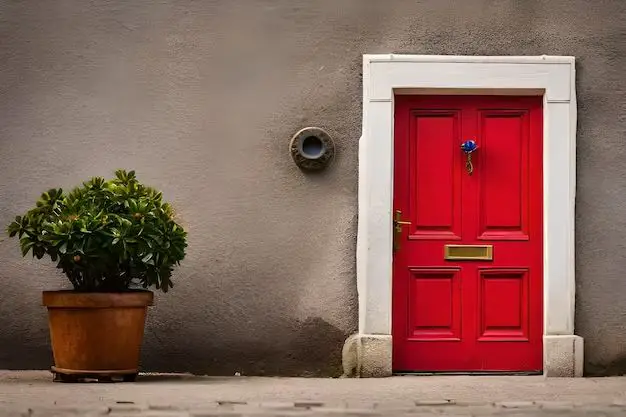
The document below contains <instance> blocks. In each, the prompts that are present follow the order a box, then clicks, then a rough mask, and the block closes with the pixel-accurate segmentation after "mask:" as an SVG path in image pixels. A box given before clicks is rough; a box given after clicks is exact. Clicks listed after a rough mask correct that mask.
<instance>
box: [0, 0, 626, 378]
mask: <svg viewBox="0 0 626 417" xmlns="http://www.w3.org/2000/svg"><path fill="white" fill-rule="evenodd" d="M624 19H626V3H623V2H621V1H619V0H613V1H609V0H604V1H602V0H598V1H594V2H589V1H585V0H575V1H572V0H524V1H519V0H505V1H495V0H492V1H488V0H465V1H463V2H460V1H451V0H450V1H442V0H426V1H421V2H415V1H409V0H386V1H374V0H317V1H315V2H310V1H306V0H257V1H254V2H252V1H247V0H206V1H192V0H179V1H175V0H169V1H166V0H164V1H160V2H154V1H148V0H145V1H139V0H137V1H133V2H126V1H122V0H110V1H106V2H87V1H80V0H63V1H55V2H36V1H34V0H28V1H20V2H18V1H5V2H1V3H0V62H2V65H1V66H0V155H2V163H1V164H0V177H1V178H2V181H0V196H1V198H2V204H1V205H0V223H1V224H5V223H6V222H8V221H9V219H10V218H11V217H12V216H13V215H15V214H17V213H20V212H22V211H23V210H25V209H27V208H28V207H29V205H30V204H31V203H32V202H33V201H34V200H35V199H36V197H37V195H38V193H39V192H40V191H42V190H44V189H46V188H47V187H51V186H64V187H68V186H71V185H74V184H76V183H77V182H78V181H80V180H82V179H86V178H88V177H90V176H93V175H110V174H111V173H112V171H113V170H114V169H116V168H118V167H125V168H129V169H130V168H133V169H136V170H137V171H138V174H139V176H140V178H141V179H142V180H144V181H145V182H147V183H149V184H152V185H155V186H157V187H159V188H161V189H162V190H163V191H164V193H165V195H166V197H167V198H168V199H170V200H172V201H173V202H174V203H175V205H176V207H177V209H178V211H179V213H180V216H181V217H182V218H183V222H184V224H185V226H186V227H187V229H188V230H189V243H190V247H189V251H188V258H187V259H186V261H185V262H184V264H183V266H182V267H181V268H180V269H179V270H178V272H177V274H176V277H175V278H176V286H175V288H174V291H173V292H172V293H171V294H168V295H167V296H160V297H158V298H157V300H156V306H155V307H154V308H153V309H152V310H151V315H150V320H149V323H148V327H147V333H146V340H145V349H144V355H143V358H144V360H143V362H144V365H145V367H146V368H147V369H151V370H162V371H174V370H175V371H193V372H196V373H213V374H232V373H234V372H235V371H241V372H243V373H246V374H263V373H265V374H284V375H288V374H305V375H313V374H326V375H327V374H336V373H337V372H339V366H338V365H339V360H340V351H341V344H342V342H343V339H344V337H345V336H346V335H347V334H349V333H351V332H352V331H354V330H355V327H356V314H357V313H356V311H357V304H356V283H355V268H354V243H355V231H356V187H357V177H356V172H357V146H358V137H359V135H360V122H361V120H360V119H361V114H360V111H361V109H360V106H361V103H360V102H361V90H360V88H361V84H360V81H361V80H360V72H361V54H363V53H382V52H398V53H423V54H472V55H474V54H490V55H500V54H503V55H504V54H515V55H517V54H520V55H539V54H562V55H575V56H576V57H577V59H578V71H579V72H578V92H579V96H578V97H579V109H580V114H579V133H580V134H579V144H578V152H579V153H578V155H579V156H578V163H579V168H578V175H579V178H578V181H579V187H578V206H577V209H578V219H577V220H578V223H577V233H578V235H577V236H578V237H577V239H578V258H577V272H578V278H579V279H578V297H577V304H578V311H577V332H578V333H579V334H580V335H582V336H584V337H585V338H586V344H585V346H586V354H587V356H586V360H587V370H588V371H590V372H604V373H607V372H615V371H620V370H626V359H623V358H624V357H626V348H623V346H626V329H625V328H624V326H623V323H624V316H625V311H626V307H624V303H623V301H622V299H623V296H624V295H625V294H626V289H622V288H626V287H624V286H623V285H622V282H623V279H622V276H623V271H624V269H625V268H626V259H624V257H623V252H624V250H623V249H624V248H623V246H624V245H623V243H622V240H623V236H624V232H625V231H626V222H625V221H624V220H623V216H622V213H623V210H622V206H623V203H624V202H625V201H624V200H625V199H626V198H625V197H623V196H622V194H623V193H621V192H620V191H621V190H622V189H624V187H625V186H626V175H624V173H623V171H624V162H623V161H624V160H626V159H625V157H626V155H625V154H626V147H625V145H624V143H625V142H624V140H623V138H624V134H625V133H626V119H624V116H623V115H624V114H625V111H626V108H625V104H624V103H625V100H624V98H623V95H624V88H623V85H622V84H623V83H622V81H623V68H624V67H626V32H625V27H624V25H623V21H624ZM307 125H318V126H321V127H324V128H326V129H327V130H328V131H329V132H330V133H331V134H332V135H333V136H334V137H335V138H336V141H337V144H338V158H337V160H336V161H335V164H334V165H333V166H332V168H331V169H330V170H329V171H327V172H325V173H323V174H321V175H314V176H309V175H304V174H302V173H300V172H299V171H298V170H297V168H295V166H294V165H293V162H292V160H291V158H290V157H289V155H288V152H287V144H288V141H289V138H290V136H291V135H292V134H293V133H295V132H296V131H297V130H298V129H299V128H301V127H304V126H307ZM0 262H1V266H2V267H1V268H0V285H1V293H0V297H1V298H0V346H1V348H0V368H43V367H47V366H48V365H49V362H50V357H49V352H48V350H47V349H48V348H47V334H46V332H47V329H46V323H45V311H44V310H43V309H42V308H41V307H39V297H40V294H39V292H40V291H41V290H43V289H52V288H58V287H61V286H62V285H64V284H65V282H64V280H63V278H62V277H60V276H58V274H57V273H56V271H54V270H53V269H52V268H51V267H50V266H49V265H47V264H46V263H42V262H34V261H28V260H27V261H24V260H22V259H21V258H20V257H19V254H18V250H17V246H16V242H14V241H3V242H0Z"/></svg>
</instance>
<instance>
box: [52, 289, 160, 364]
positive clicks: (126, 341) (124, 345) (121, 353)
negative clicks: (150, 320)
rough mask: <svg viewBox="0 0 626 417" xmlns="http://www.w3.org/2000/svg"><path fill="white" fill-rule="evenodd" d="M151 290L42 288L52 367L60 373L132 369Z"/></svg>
mask: <svg viewBox="0 0 626 417" xmlns="http://www.w3.org/2000/svg"><path fill="white" fill-rule="evenodd" d="M153 296H154V295H153V294H152V292H150V291H136V292H128V293H79V292H74V291H44V292H43V305H44V306H46V307H47V308H48V319H49V326H50V339H51V342H52V352H53V354H54V363H55V366H54V367H53V370H54V371H55V372H59V373H62V374H94V375H97V374H107V375H130V374H136V373H137V372H138V369H139V355H140V351H141V342H142V340H143V332H144V325H145V321H146V312H147V310H148V306H149V305H152V300H153Z"/></svg>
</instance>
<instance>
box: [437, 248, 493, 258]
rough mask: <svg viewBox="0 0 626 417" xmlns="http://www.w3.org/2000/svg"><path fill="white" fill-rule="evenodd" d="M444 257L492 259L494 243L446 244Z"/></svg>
mask: <svg viewBox="0 0 626 417" xmlns="http://www.w3.org/2000/svg"><path fill="white" fill-rule="evenodd" d="M444 258H445V259H446V260H447V261H492V260H493V246H492V245H446V246H445V247H444Z"/></svg>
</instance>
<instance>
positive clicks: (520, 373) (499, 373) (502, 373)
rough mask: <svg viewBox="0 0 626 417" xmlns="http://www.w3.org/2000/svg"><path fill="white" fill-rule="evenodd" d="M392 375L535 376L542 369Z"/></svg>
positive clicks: (424, 372) (400, 372)
mask: <svg viewBox="0 0 626 417" xmlns="http://www.w3.org/2000/svg"><path fill="white" fill-rule="evenodd" d="M393 375H394V376H537V375H543V371H428V372H427V371H394V372H393Z"/></svg>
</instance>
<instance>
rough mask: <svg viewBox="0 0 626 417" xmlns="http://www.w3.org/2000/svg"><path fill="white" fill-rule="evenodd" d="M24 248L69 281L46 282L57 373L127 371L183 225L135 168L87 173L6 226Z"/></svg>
mask: <svg viewBox="0 0 626 417" xmlns="http://www.w3.org/2000/svg"><path fill="white" fill-rule="evenodd" d="M7 232H8V234H9V236H11V237H13V236H17V237H18V238H19V243H20V247H21V250H22V255H23V256H26V255H27V254H28V253H29V252H32V254H33V257H35V258H37V259H42V258H43V257H44V256H48V257H50V259H51V260H52V261H53V262H55V263H56V264H57V268H59V269H60V270H61V271H63V273H64V274H65V276H66V277H67V278H68V279H69V281H70V282H71V284H72V286H73V287H74V288H73V290H64V291H44V292H43V304H44V305H45V306H46V307H47V308H48V319H49V327H50V339H51V342H52V351H53V355H54V366H53V367H52V371H53V373H54V374H55V380H62V381H70V380H76V379H83V378H86V377H89V378H97V379H111V378H113V377H121V378H123V380H125V381H132V380H134V379H135V377H136V376H137V373H138V367H139V356H140V348H141V343H142V339H143V333H144V325H145V317H146V312H147V308H148V306H149V305H152V301H153V293H152V292H150V291H148V290H147V288H149V287H155V288H156V289H159V290H161V291H163V292H167V290H168V289H169V288H171V287H172V280H171V277H172V270H173V268H174V266H175V265H178V264H179V263H180V261H181V260H182V259H183V258H184V257H185V248H186V247H187V242H186V232H185V231H184V230H183V228H182V227H181V226H180V225H178V224H177V223H176V221H175V220H174V216H173V211H172V208H171V206H170V205H169V204H168V203H164V202H163V201H162V195H161V193H160V192H158V191H156V190H155V189H153V188H151V187H147V186H145V185H142V184H141V183H140V182H139V181H137V178H136V177H135V172H134V171H130V172H126V171H124V170H118V171H116V172H115V178H114V179H111V180H108V181H106V180H104V179H103V178H99V177H96V178H93V179H91V180H89V181H87V182H85V183H83V185H82V186H79V187H77V188H75V189H74V190H73V191H71V192H70V193H69V194H65V193H64V192H63V190H62V189H51V190H49V191H48V192H45V193H43V194H42V196H41V198H40V199H39V201H37V204H36V207H34V208H33V209H31V210H29V211H28V212H27V213H26V214H25V215H24V216H17V217H16V218H15V220H14V221H13V222H12V223H11V224H10V225H9V226H8V228H7Z"/></svg>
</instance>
